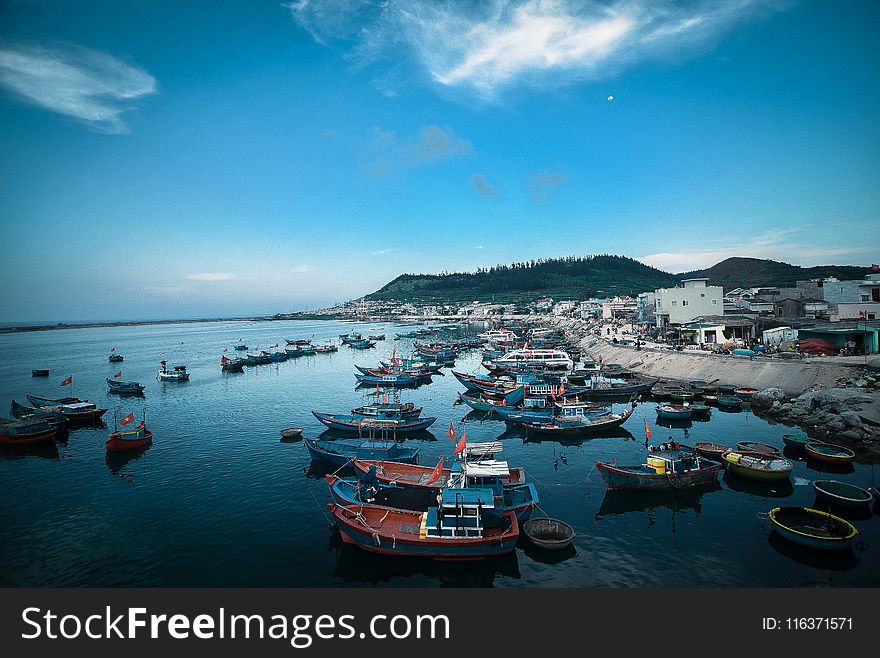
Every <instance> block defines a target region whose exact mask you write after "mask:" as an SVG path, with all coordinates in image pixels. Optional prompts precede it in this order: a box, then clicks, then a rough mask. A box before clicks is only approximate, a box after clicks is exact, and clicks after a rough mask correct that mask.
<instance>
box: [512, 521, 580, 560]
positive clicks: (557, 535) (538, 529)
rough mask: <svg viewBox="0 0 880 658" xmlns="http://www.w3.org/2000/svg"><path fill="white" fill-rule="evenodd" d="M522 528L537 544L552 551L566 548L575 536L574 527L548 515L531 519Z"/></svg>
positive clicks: (530, 539)
mask: <svg viewBox="0 0 880 658" xmlns="http://www.w3.org/2000/svg"><path fill="white" fill-rule="evenodd" d="M522 530H523V532H524V533H525V535H526V537H528V538H529V541H531V542H532V543H533V544H534V545H535V546H537V547H538V548H543V549H546V550H551V551H555V550H559V549H561V548H566V547H567V546H568V545H569V544H571V542H572V540H573V539H574V537H575V531H574V528H572V527H571V526H570V525H568V524H567V523H566V522H565V521H560V520H559V519H551V518H550V517H547V516H539V517H535V518H532V519H529V520H528V521H526V522H525V523H524V524H523V526H522Z"/></svg>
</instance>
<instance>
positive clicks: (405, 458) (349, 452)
mask: <svg viewBox="0 0 880 658" xmlns="http://www.w3.org/2000/svg"><path fill="white" fill-rule="evenodd" d="M304 442H305V444H306V449H307V450H308V451H309V454H310V455H311V457H312V459H319V460H323V461H325V462H329V463H331V464H334V465H336V466H345V465H347V464H349V462H351V461H352V460H354V459H378V460H383V461H387V462H395V461H399V462H416V461H417V460H418V458H419V449H418V448H404V447H403V446H402V445H401V444H399V443H398V442H397V441H395V440H393V439H390V440H384V439H381V440H377V439H369V440H366V441H359V442H355V443H351V442H348V441H330V440H324V439H318V440H315V439H304Z"/></svg>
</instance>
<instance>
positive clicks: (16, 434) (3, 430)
mask: <svg viewBox="0 0 880 658" xmlns="http://www.w3.org/2000/svg"><path fill="white" fill-rule="evenodd" d="M58 432H59V430H58V428H57V427H53V426H52V425H50V424H49V423H48V422H47V421H46V420H43V419H39V418H29V419H26V420H17V421H11V422H4V421H0V445H2V446H19V447H27V446H35V445H40V444H44V443H52V442H53V441H54V440H55V438H56V437H57V436H58Z"/></svg>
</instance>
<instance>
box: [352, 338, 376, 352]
mask: <svg viewBox="0 0 880 658" xmlns="http://www.w3.org/2000/svg"><path fill="white" fill-rule="evenodd" d="M348 346H349V347H351V348H352V349H355V350H367V349H370V348H371V347H376V342H375V341H372V340H367V339H364V340H353V341H349V343H348Z"/></svg>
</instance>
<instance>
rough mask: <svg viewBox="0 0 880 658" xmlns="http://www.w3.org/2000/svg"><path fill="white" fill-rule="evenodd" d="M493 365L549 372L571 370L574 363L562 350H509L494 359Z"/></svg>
mask: <svg viewBox="0 0 880 658" xmlns="http://www.w3.org/2000/svg"><path fill="white" fill-rule="evenodd" d="M495 365H497V366H501V367H503V368H522V367H541V368H544V369H551V370H571V369H572V368H573V367H574V361H572V360H571V357H570V356H569V355H568V354H567V353H565V352H563V351H562V350H554V349H521V350H511V351H510V352H508V353H507V354H505V355H504V356H502V357H499V358H497V359H495Z"/></svg>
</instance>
